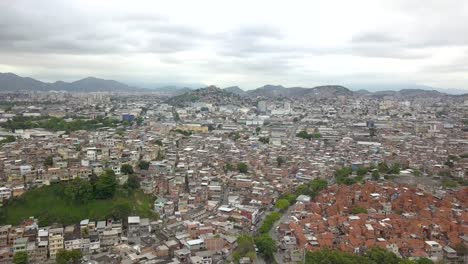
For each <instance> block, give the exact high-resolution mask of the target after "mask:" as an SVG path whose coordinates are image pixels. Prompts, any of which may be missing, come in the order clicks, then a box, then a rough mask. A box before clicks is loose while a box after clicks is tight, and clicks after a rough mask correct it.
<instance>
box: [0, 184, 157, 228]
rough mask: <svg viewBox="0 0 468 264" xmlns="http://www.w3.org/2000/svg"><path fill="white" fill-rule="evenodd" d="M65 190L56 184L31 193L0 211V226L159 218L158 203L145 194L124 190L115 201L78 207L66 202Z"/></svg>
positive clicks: (76, 204) (75, 204)
mask: <svg viewBox="0 0 468 264" xmlns="http://www.w3.org/2000/svg"><path fill="white" fill-rule="evenodd" d="M64 188H65V184H53V185H50V186H44V187H41V188H37V189H34V190H30V191H28V192H26V193H25V194H23V195H22V196H20V197H18V198H15V199H13V200H12V201H10V202H9V203H8V204H7V205H5V206H4V207H3V208H1V209H0V223H1V224H14V225H17V224H20V223H21V222H22V221H23V220H25V219H27V218H29V217H30V216H34V217H36V218H38V219H39V222H40V224H41V226H43V225H50V224H52V223H60V224H65V225H67V224H76V223H78V222H79V221H81V220H83V219H93V220H104V219H107V218H123V217H126V216H128V215H130V214H137V215H139V216H141V217H150V218H154V217H156V216H155V215H154V213H153V211H152V205H153V201H154V200H153V199H152V198H151V197H150V196H147V195H145V194H144V193H143V192H142V191H141V190H135V191H133V192H132V193H131V194H129V192H127V191H126V190H124V189H118V190H117V193H116V195H115V196H114V197H112V198H108V199H92V200H90V201H88V202H86V203H75V202H72V201H69V200H68V199H64V194H63V192H64Z"/></svg>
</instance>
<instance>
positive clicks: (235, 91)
mask: <svg viewBox="0 0 468 264" xmlns="http://www.w3.org/2000/svg"><path fill="white" fill-rule="evenodd" d="M223 90H224V91H226V92H230V93H233V94H237V95H245V91H244V90H242V89H241V88H239V86H231V87H226V88H224V89H223Z"/></svg>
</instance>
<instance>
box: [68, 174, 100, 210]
mask: <svg viewBox="0 0 468 264" xmlns="http://www.w3.org/2000/svg"><path fill="white" fill-rule="evenodd" d="M64 194H65V196H66V197H68V199H70V200H71V201H73V202H76V203H81V204H84V203H86V202H88V201H90V200H91V199H92V198H93V186H92V185H91V183H90V182H89V181H85V180H83V179H81V178H75V179H73V180H72V181H71V182H70V183H69V184H67V186H66V187H65V189H64Z"/></svg>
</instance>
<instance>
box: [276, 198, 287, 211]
mask: <svg viewBox="0 0 468 264" xmlns="http://www.w3.org/2000/svg"><path fill="white" fill-rule="evenodd" d="M289 205H290V204H289V201H288V200H286V199H279V200H278V201H277V202H276V204H275V207H276V208H278V209H279V210H280V211H285V210H286V209H288V207H289Z"/></svg>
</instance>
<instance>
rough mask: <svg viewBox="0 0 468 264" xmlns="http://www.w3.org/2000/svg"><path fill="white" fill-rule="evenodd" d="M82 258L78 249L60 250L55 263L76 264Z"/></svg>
mask: <svg viewBox="0 0 468 264" xmlns="http://www.w3.org/2000/svg"><path fill="white" fill-rule="evenodd" d="M82 257H83V254H82V253H81V251H80V250H79V249H73V250H65V249H61V250H59V251H58V252H57V256H56V259H55V261H56V263H57V264H78V263H80V260H81V258H82Z"/></svg>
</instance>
